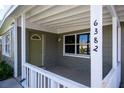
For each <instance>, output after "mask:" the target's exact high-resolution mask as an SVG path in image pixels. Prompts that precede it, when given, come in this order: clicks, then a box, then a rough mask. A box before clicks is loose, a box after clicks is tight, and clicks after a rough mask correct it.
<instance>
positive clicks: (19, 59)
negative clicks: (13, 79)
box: [17, 27, 21, 76]
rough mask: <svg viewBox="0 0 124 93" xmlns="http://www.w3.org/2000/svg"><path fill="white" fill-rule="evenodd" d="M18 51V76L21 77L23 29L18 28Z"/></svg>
mask: <svg viewBox="0 0 124 93" xmlns="http://www.w3.org/2000/svg"><path fill="white" fill-rule="evenodd" d="M17 37H18V39H17V43H18V45H17V51H18V56H17V57H18V58H17V59H18V76H21V28H20V27H18V28H17Z"/></svg>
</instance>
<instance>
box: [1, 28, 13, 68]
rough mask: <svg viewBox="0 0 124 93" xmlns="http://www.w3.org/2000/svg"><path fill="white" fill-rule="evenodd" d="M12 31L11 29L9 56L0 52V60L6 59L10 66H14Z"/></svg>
mask: <svg viewBox="0 0 124 93" xmlns="http://www.w3.org/2000/svg"><path fill="white" fill-rule="evenodd" d="M13 31H14V30H11V32H10V33H11V52H10V53H11V54H10V56H9V57H8V56H6V55H3V54H2V60H4V61H6V62H7V63H8V64H9V65H10V66H12V67H14V48H13V47H14V38H13ZM7 32H8V31H7ZM7 32H6V33H7ZM4 34H5V33H4ZM4 34H3V35H4Z"/></svg>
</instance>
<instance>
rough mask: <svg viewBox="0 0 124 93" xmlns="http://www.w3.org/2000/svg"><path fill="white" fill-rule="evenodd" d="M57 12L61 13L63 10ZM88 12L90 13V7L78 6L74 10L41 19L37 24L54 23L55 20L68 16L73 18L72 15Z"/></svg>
mask: <svg viewBox="0 0 124 93" xmlns="http://www.w3.org/2000/svg"><path fill="white" fill-rule="evenodd" d="M67 7H68V6H67ZM57 10H58V11H61V9H57ZM88 11H89V6H78V7H74V8H73V9H70V10H65V11H63V12H59V13H57V14H55V15H51V16H48V17H46V18H44V19H40V20H38V21H37V23H41V22H48V21H53V20H56V19H60V18H64V17H67V16H68V17H69V16H72V15H76V14H80V13H86V12H88Z"/></svg>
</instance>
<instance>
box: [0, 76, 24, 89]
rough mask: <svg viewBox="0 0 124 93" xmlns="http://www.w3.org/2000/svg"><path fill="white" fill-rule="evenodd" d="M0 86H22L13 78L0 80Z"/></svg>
mask: <svg viewBox="0 0 124 93" xmlns="http://www.w3.org/2000/svg"><path fill="white" fill-rule="evenodd" d="M0 88H22V86H21V85H20V84H19V83H18V82H17V81H16V79H14V78H10V79H7V80H4V81H0Z"/></svg>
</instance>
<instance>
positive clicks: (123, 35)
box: [121, 22, 124, 87]
mask: <svg viewBox="0 0 124 93" xmlns="http://www.w3.org/2000/svg"><path fill="white" fill-rule="evenodd" d="M121 31H122V33H121V60H122V65H121V83H122V85H123V87H124V22H123V23H121Z"/></svg>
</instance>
